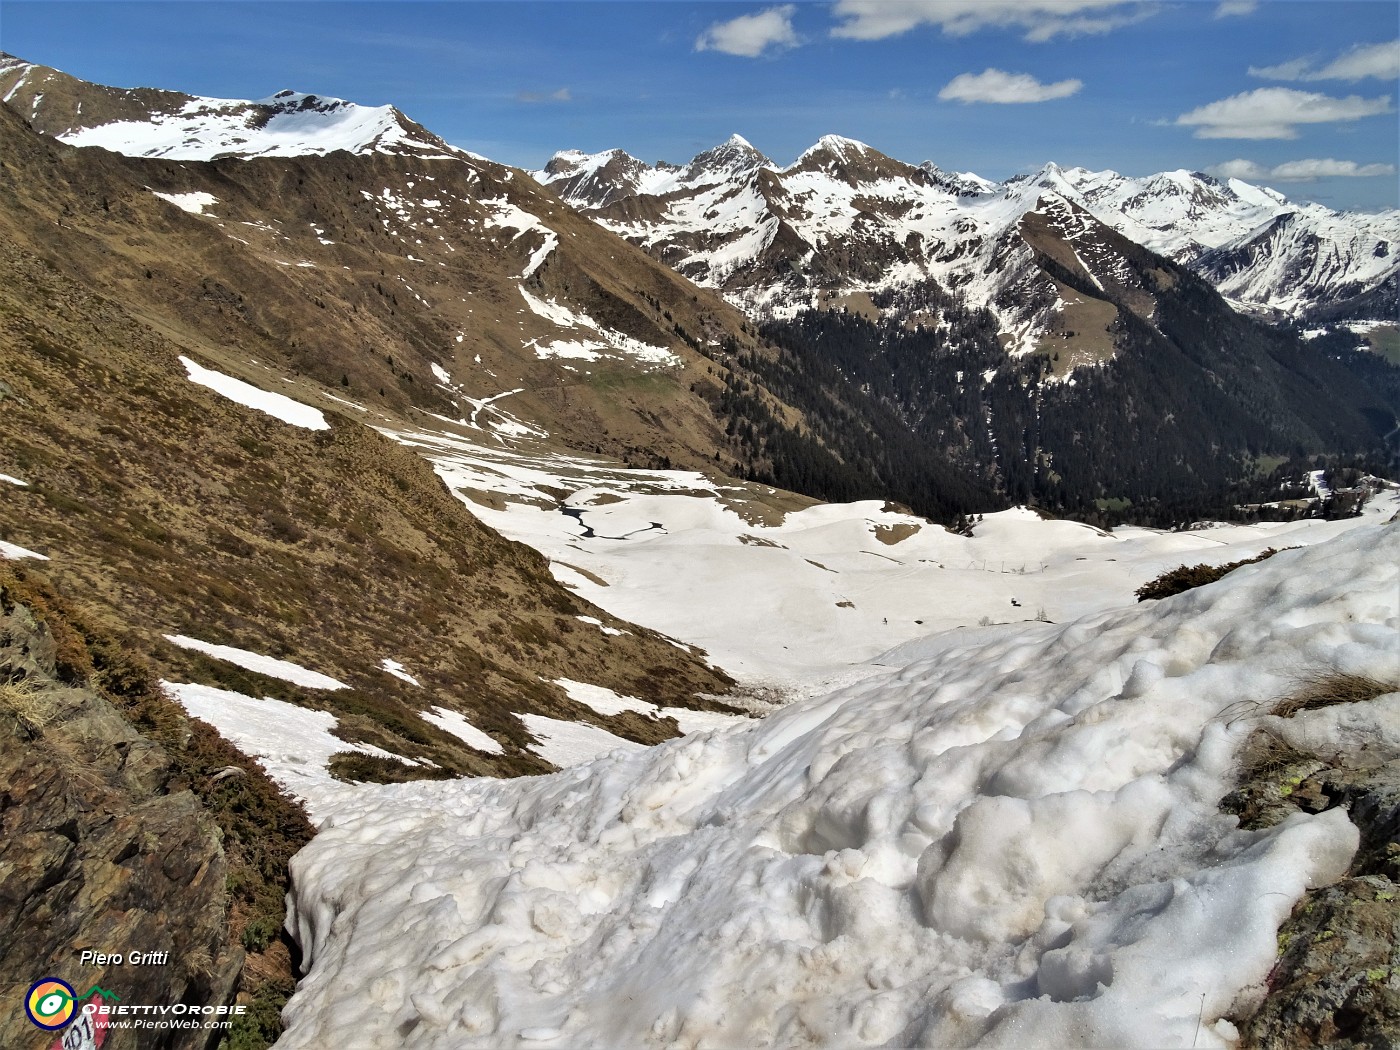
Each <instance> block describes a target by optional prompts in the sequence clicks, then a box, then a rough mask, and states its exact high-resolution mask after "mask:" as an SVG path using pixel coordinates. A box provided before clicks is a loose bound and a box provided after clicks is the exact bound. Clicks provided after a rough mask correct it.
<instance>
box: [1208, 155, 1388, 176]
mask: <svg viewBox="0 0 1400 1050" xmlns="http://www.w3.org/2000/svg"><path fill="white" fill-rule="evenodd" d="M1208 171H1209V172H1210V174H1212V175H1214V176H1216V177H1217V178H1222V179H1247V180H1249V181H1251V182H1257V181H1258V180H1260V179H1271V180H1274V181H1277V182H1312V181H1313V180H1314V179H1338V178H1341V179H1365V178H1372V177H1374V176H1378V175H1394V174H1395V165H1394V164H1357V163H1356V161H1354V160H1334V159H1333V158H1331V157H1325V158H1323V157H1311V158H1309V159H1307V160H1290V161H1285V162H1284V163H1282V164H1276V165H1274V167H1272V168H1266V167H1264V166H1263V165H1262V164H1256V163H1254V161H1252V160H1227V161H1226V162H1225V163H1224V164H1217V165H1215V166H1214V167H1213V168H1209V169H1208Z"/></svg>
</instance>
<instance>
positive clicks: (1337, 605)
mask: <svg viewBox="0 0 1400 1050" xmlns="http://www.w3.org/2000/svg"><path fill="white" fill-rule="evenodd" d="M1387 551H1389V552H1390V553H1388V554H1387V553H1386V552H1387ZM1398 577H1400V527H1394V526H1391V527H1384V526H1382V527H1364V528H1359V529H1356V530H1355V531H1353V532H1350V533H1348V534H1345V535H1342V536H1341V537H1340V538H1337V539H1335V540H1333V541H1331V542H1328V543H1325V544H1319V545H1317V546H1314V547H1309V548H1303V549H1300V550H1292V551H1284V552H1282V553H1280V554H1278V555H1276V556H1275V557H1273V558H1272V559H1270V560H1268V561H1266V562H1263V563H1260V564H1258V565H1252V566H1248V567H1245V568H1242V569H1240V570H1237V571H1236V572H1234V573H1232V574H1230V575H1229V576H1227V577H1226V578H1225V579H1224V580H1222V581H1221V582H1219V583H1217V584H1215V585H1212V586H1210V587H1206V588H1201V589H1198V590H1195V591H1191V592H1188V593H1186V594H1183V595H1178V596H1177V597H1175V598H1172V599H1168V600H1165V601H1161V602H1154V603H1147V604H1142V605H1134V606H1131V607H1128V608H1125V609H1117V610H1112V611H1109V612H1105V613H1096V614H1093V615H1091V616H1088V617H1086V618H1084V619H1081V620H1077V621H1075V622H1072V623H1068V624H1065V625H1063V626H1056V625H1051V624H1031V625H1020V626H1017V627H1009V628H997V629H994V630H992V631H969V632H959V633H954V634H947V635H944V636H943V637H942V638H941V639H938V640H936V644H934V643H930V644H928V645H927V646H926V649H925V652H924V653H923V654H922V655H919V654H913V653H910V654H908V656H909V657H910V658H911V659H912V661H913V662H909V663H907V664H904V665H902V666H896V667H892V668H891V669H889V670H888V671H887V672H886V673H884V674H882V675H880V676H879V677H876V678H871V679H868V680H866V681H863V682H861V683H859V684H857V685H855V686H852V687H849V688H847V689H844V690H842V691H838V692H836V693H833V694H831V695H829V696H826V697H823V698H820V699H816V700H810V701H802V702H799V703H796V704H793V705H791V706H789V707H787V708H785V709H782V710H780V711H778V712H776V713H774V714H772V715H770V716H768V717H767V718H765V719H763V720H760V721H757V722H750V723H748V724H746V725H743V726H739V727H736V728H733V729H729V730H721V731H719V732H717V733H711V734H705V735H700V736H695V737H688V738H684V739H681V740H678V741H672V742H670V743H668V744H663V745H661V746H660V747H656V748H650V749H645V750H635V749H633V750H630V751H627V752H623V753H614V754H611V755H607V756H605V757H601V758H599V759H597V760H596V761H594V762H592V763H591V764H589V765H585V766H581V767H578V768H573V769H567V770H565V771H563V772H561V773H559V774H556V775H554V776H549V777H535V778H528V779H524V780H512V781H496V780H469V781H456V782H451V783H415V784H404V785H392V786H382V787H372V788H366V789H364V790H362V791H360V792H358V793H357V794H356V795H355V796H354V797H353V798H350V799H347V800H346V802H345V803H344V804H343V805H342V806H340V807H339V808H338V809H337V810H336V812H335V815H334V818H333V819H332V820H330V821H328V822H327V823H326V825H325V826H323V828H322V831H321V833H320V834H319V835H318V836H317V837H316V838H315V839H314V840H313V841H312V842H311V843H310V845H308V846H307V847H306V848H305V849H304V850H303V851H302V852H301V853H300V854H299V855H298V856H297V857H296V858H295V859H294V861H293V863H292V872H293V891H292V911H291V914H290V916H289V926H290V927H291V928H293V929H295V931H296V936H297V939H298V941H299V942H300V944H301V946H302V949H303V953H304V959H305V962H306V965H307V966H308V968H309V972H308V976H307V977H306V978H305V979H304V980H303V981H302V982H301V984H300V985H299V987H298V989H297V992H296V995H295V996H294V997H293V999H292V1000H291V1002H290V1003H289V1004H288V1006H287V1008H286V1010H285V1011H284V1014H283V1017H284V1020H285V1022H286V1024H287V1029H286V1032H285V1033H284V1035H283V1036H282V1039H281V1042H280V1044H279V1045H281V1046H283V1047H286V1048H287V1050H298V1048H304V1047H323V1046H335V1045H349V1044H351V1043H365V1042H376V1041H378V1042H384V1043H394V1044H395V1045H398V1044H399V1043H400V1042H401V1041H402V1033H404V1032H408V1031H411V1032H412V1037H411V1042H412V1044H413V1045H414V1046H417V1047H442V1048H449V1047H451V1048H455V1047H460V1046H467V1045H479V1046H504V1045H511V1044H513V1043H514V1042H515V1041H516V1040H518V1039H531V1038H540V1037H542V1036H541V1033H549V1034H550V1037H551V1038H556V1039H558V1040H560V1041H561V1042H562V1043H563V1044H567V1045H568V1046H570V1047H613V1046H635V1047H646V1046H656V1047H662V1046H672V1045H676V1044H677V1043H681V1042H684V1043H686V1044H689V1045H715V1046H757V1045H769V1046H796V1045H808V1044H821V1045H830V1046H841V1047H858V1046H889V1045H898V1046H907V1045H921V1046H970V1045H987V1046H1004V1047H1005V1046H1041V1047H1050V1046H1056V1047H1059V1046H1108V1045H1112V1046H1136V1047H1151V1046H1188V1045H1191V1044H1193V1043H1194V1044H1195V1045H1196V1046H1198V1047H1202V1048H1205V1047H1215V1048H1225V1047H1228V1046H1231V1045H1233V1043H1232V1041H1231V1039H1230V1029H1229V1026H1228V1025H1227V1024H1217V1019H1219V1018H1221V1017H1222V1016H1223V1015H1225V1014H1226V1013H1227V1012H1228V1011H1229V1010H1230V1009H1231V1007H1232V1004H1233V1003H1234V1002H1235V1000H1236V998H1237V997H1238V996H1240V995H1241V994H1242V993H1245V992H1246V991H1247V989H1250V988H1253V987H1256V986H1258V985H1260V984H1261V983H1262V982H1263V981H1264V980H1265V979H1266V977H1267V975H1268V973H1269V971H1270V968H1271V967H1272V966H1273V964H1274V961H1275V958H1276V956H1277V943H1276V933H1277V930H1278V927H1279V924H1280V923H1281V922H1282V921H1283V920H1284V919H1285V918H1286V917H1287V916H1288V915H1289V913H1290V911H1291V909H1292V907H1293V906H1294V904H1295V903H1296V902H1297V901H1298V900H1299V898H1300V897H1301V895H1302V894H1303V892H1304V891H1305V889H1306V888H1308V887H1309V886H1316V885H1320V884H1325V883H1327V882H1328V881H1330V880H1332V879H1334V878H1336V877H1337V876H1339V875H1340V874H1341V873H1342V871H1343V870H1344V869H1345V867H1346V865H1347V863H1348V862H1349V861H1350V859H1351V857H1352V854H1353V851H1354V850H1355V848H1356V845H1357V838H1358V836H1357V831H1356V829H1355V828H1354V827H1353V826H1352V825H1351V824H1350V822H1349V821H1348V820H1347V817H1346V813H1345V810H1344V809H1340V808H1338V809H1333V810H1330V811H1328V812H1325V813H1322V814H1318V815H1309V814H1303V813H1299V814H1297V815H1295V816H1293V817H1291V818H1290V819H1289V820H1287V821H1285V822H1283V823H1282V824H1280V825H1278V826H1276V827H1273V828H1270V829H1267V830H1262V831H1243V830H1241V829H1240V828H1239V826H1238V823H1237V821H1236V819H1235V818H1234V817H1231V816H1228V815H1225V814H1222V813H1221V812H1220V810H1219V808H1218V804H1219V800H1220V798H1221V796H1222V795H1223V794H1224V793H1225V792H1226V791H1227V790H1228V789H1229V787H1230V785H1231V783H1232V777H1233V775H1234V771H1235V767H1236V761H1237V757H1236V756H1237V753H1238V750H1239V748H1240V746H1241V745H1242V743H1243V741H1244V740H1245V738H1246V737H1247V736H1248V734H1249V733H1250V731H1251V729H1252V728H1253V724H1254V722H1255V719H1254V718H1252V717H1250V715H1249V713H1248V711H1244V712H1242V711H1241V704H1240V701H1242V700H1251V699H1259V700H1267V699H1268V698H1270V697H1274V696H1278V695H1281V694H1283V693H1284V692H1286V691H1287V690H1288V688H1289V686H1290V674H1291V673H1292V672H1293V671H1294V670H1296V669H1299V668H1302V669H1307V670H1317V671H1330V670H1341V671H1347V672H1351V673H1358V674H1370V675H1375V676H1378V677H1394V676H1395V675H1397V674H1400V658H1398V656H1397V651H1396V648H1395V636H1396V631H1397V630H1400V609H1398V608H1397V595H1398V594H1400V589H1398V588H1400V578H1398ZM1334 720H1335V721H1336V727H1334V728H1335V729H1336V732H1338V733H1340V732H1342V731H1343V729H1344V727H1343V726H1342V723H1343V722H1345V721H1346V720H1345V719H1342V718H1341V716H1336V718H1335V719H1334ZM528 721H531V719H530V718H529V716H527V722H528ZM1351 721H1353V722H1354V721H1355V719H1352V720H1351ZM1329 724H1330V723H1329ZM1346 724H1347V725H1350V724H1351V723H1350V722H1347V723H1346ZM535 725H538V726H539V727H540V728H541V729H543V728H545V726H544V720H536V721H535ZM535 725H532V729H533V728H535ZM556 725H558V726H559V727H560V729H559V731H560V732H561V733H562V732H563V728H562V727H563V726H564V725H567V724H565V723H557V724H556ZM568 731H569V732H570V733H582V731H583V727H578V726H572V725H570V726H569V728H568ZM1388 742H1389V743H1390V744H1396V743H1400V742H1397V741H1393V740H1392V741H1388ZM546 750H547V749H546ZM562 757H563V756H560V759H562ZM551 760H555V759H551ZM405 930H415V931H422V932H421V935H415V936H409V937H406V936H404V931H405ZM1198 1012H1199V1013H1200V1014H1202V1015H1203V1024H1201V1025H1199V1026H1198V1024H1197V1019H1198Z"/></svg>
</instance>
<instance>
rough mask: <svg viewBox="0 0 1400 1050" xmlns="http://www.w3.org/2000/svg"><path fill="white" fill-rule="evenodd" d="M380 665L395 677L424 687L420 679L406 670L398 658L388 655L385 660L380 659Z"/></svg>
mask: <svg viewBox="0 0 1400 1050" xmlns="http://www.w3.org/2000/svg"><path fill="white" fill-rule="evenodd" d="M379 666H380V667H382V668H383V669H384V670H386V671H388V672H389V673H390V674H391V675H393V676H394V677H395V678H399V679H402V680H403V681H405V682H407V683H409V684H410V685H416V686H419V687H420V688H421V687H422V683H421V682H419V681H418V679H416V678H414V677H413V675H411V674H409V673H408V672H406V671H405V670H404V669H403V664H401V663H399V662H398V661H397V660H390V659H389V658H388V657H387V656H386V657H385V658H384V659H383V660H380V661H379Z"/></svg>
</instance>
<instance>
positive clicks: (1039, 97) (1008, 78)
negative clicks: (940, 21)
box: [938, 69, 1084, 104]
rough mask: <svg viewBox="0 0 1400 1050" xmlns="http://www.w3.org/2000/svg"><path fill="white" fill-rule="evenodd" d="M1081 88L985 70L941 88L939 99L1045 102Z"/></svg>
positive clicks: (1077, 82)
mask: <svg viewBox="0 0 1400 1050" xmlns="http://www.w3.org/2000/svg"><path fill="white" fill-rule="evenodd" d="M1083 86H1084V82H1083V81H1082V80H1073V79H1071V80H1057V81H1056V82H1055V83H1053V84H1042V83H1041V82H1040V81H1039V80H1036V79H1035V77H1033V76H1031V75H1030V74H1029V73H1007V72H1004V71H1003V70H1000V69H987V70H984V71H983V72H981V73H962V74H960V75H958V76H956V77H954V78H953V79H952V80H950V81H948V83H947V84H945V85H944V87H943V90H942V91H940V92H939V93H938V97H939V98H941V99H943V100H944V101H954V102H998V103H1003V104H1009V103H1018V102H1048V101H1049V100H1050V99H1053V98H1068V97H1069V96H1070V95H1073V94H1075V93H1076V92H1077V91H1078V90H1079V89H1080V88H1082V87H1083Z"/></svg>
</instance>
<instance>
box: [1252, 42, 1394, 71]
mask: <svg viewBox="0 0 1400 1050" xmlns="http://www.w3.org/2000/svg"><path fill="white" fill-rule="evenodd" d="M1249 75H1250V76H1252V77H1261V78H1262V79H1264V80H1351V81H1357V80H1366V79H1368V78H1371V77H1374V78H1375V79H1377V80H1395V79H1396V78H1397V77H1400V40H1390V41H1387V42H1386V43H1384V44H1360V45H1358V46H1356V47H1354V48H1352V49H1351V50H1350V51H1347V52H1345V53H1344V54H1342V55H1340V56H1339V57H1337V58H1334V59H1333V60H1332V61H1331V62H1328V63H1327V64H1326V65H1325V66H1321V67H1319V66H1318V65H1317V60H1316V59H1315V58H1311V57H1309V58H1294V59H1290V60H1289V61H1287V62H1280V63H1279V64H1278V65H1276V66H1250V67H1249Z"/></svg>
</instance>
